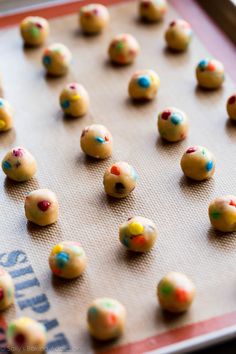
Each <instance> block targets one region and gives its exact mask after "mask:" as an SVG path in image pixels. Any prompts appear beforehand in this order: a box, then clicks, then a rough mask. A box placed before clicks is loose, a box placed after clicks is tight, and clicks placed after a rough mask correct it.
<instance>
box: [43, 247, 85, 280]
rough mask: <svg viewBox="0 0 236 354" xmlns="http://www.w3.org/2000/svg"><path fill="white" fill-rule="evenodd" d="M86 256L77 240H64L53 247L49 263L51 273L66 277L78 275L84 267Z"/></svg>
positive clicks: (70, 277) (71, 277)
mask: <svg viewBox="0 0 236 354" xmlns="http://www.w3.org/2000/svg"><path fill="white" fill-rule="evenodd" d="M86 264H87V257H86V255H85V252H84V249H83V248H82V247H81V245H80V243H79V242H73V241H64V242H60V243H58V244H57V245H56V246H54V247H53V249H52V251H51V254H50V256H49V265H50V268H51V270H52V272H53V274H55V275H57V276H59V277H61V278H66V279H73V278H77V277H79V276H80V275H81V274H82V273H83V271H84V270H85V268H86Z"/></svg>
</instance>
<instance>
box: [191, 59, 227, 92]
mask: <svg viewBox="0 0 236 354" xmlns="http://www.w3.org/2000/svg"><path fill="white" fill-rule="evenodd" d="M196 77H197V81H198V84H199V86H201V87H203V88H206V89H217V88H219V87H220V86H221V85H222V84H223V82H224V79H225V74H224V66H223V64H222V63H221V62H220V61H219V60H216V59H211V58H206V59H202V60H201V61H200V62H199V63H198V65H197V68H196Z"/></svg>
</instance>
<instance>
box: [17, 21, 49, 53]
mask: <svg viewBox="0 0 236 354" xmlns="http://www.w3.org/2000/svg"><path fill="white" fill-rule="evenodd" d="M20 32H21V36H22V38H23V41H24V43H25V44H26V45H30V46H38V45H41V44H43V43H44V42H45V40H46V39H47V37H48V34H49V24H48V21H47V20H46V19H45V18H42V17H38V16H29V17H26V18H25V19H24V20H23V21H22V22H21V24H20Z"/></svg>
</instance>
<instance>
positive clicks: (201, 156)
mask: <svg viewBox="0 0 236 354" xmlns="http://www.w3.org/2000/svg"><path fill="white" fill-rule="evenodd" d="M180 164H181V168H182V171H183V173H184V174H185V176H187V177H189V178H192V179H194V180H196V181H203V180H204V179H208V178H210V177H212V176H213V174H214V172H215V165H216V161H215V156H214V155H213V154H212V153H211V152H210V151H209V150H207V149H206V148H205V147H203V146H193V147H190V148H188V150H186V152H185V153H184V154H183V156H182V159H181V163H180Z"/></svg>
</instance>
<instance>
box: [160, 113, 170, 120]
mask: <svg viewBox="0 0 236 354" xmlns="http://www.w3.org/2000/svg"><path fill="white" fill-rule="evenodd" d="M170 116H171V111H164V112H162V114H161V118H162V119H164V120H167V119H168V118H169V117H170Z"/></svg>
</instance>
